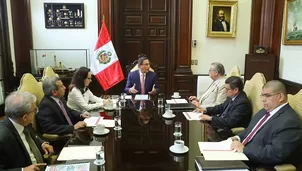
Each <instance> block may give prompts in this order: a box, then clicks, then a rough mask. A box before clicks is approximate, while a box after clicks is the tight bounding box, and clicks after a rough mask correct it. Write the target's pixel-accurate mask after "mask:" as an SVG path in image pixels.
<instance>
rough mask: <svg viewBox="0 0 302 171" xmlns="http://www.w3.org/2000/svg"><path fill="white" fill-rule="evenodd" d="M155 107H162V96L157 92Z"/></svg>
mask: <svg viewBox="0 0 302 171" xmlns="http://www.w3.org/2000/svg"><path fill="white" fill-rule="evenodd" d="M157 107H160V108H162V107H164V97H163V95H162V94H159V95H158V97H157Z"/></svg>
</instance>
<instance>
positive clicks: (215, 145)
mask: <svg viewBox="0 0 302 171" xmlns="http://www.w3.org/2000/svg"><path fill="white" fill-rule="evenodd" d="M231 144H232V140H231V139H228V140H225V141H220V142H198V146H199V150H200V152H201V153H202V152H203V151H233V150H232V149H231Z"/></svg>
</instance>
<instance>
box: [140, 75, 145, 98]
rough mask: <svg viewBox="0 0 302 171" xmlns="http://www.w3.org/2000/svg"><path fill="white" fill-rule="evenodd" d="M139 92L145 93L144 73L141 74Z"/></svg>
mask: <svg viewBox="0 0 302 171" xmlns="http://www.w3.org/2000/svg"><path fill="white" fill-rule="evenodd" d="M141 94H145V79H144V74H141Z"/></svg>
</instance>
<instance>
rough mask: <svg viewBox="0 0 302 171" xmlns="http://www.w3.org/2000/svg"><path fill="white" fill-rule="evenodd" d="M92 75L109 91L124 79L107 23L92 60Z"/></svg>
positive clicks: (103, 27) (102, 30)
mask: <svg viewBox="0 0 302 171" xmlns="http://www.w3.org/2000/svg"><path fill="white" fill-rule="evenodd" d="M90 61H91V64H90V69H91V73H92V74H94V75H95V77H96V79H97V80H98V82H99V83H100V84H101V86H102V87H103V89H104V90H105V91H107V90H108V89H109V88H111V87H113V86H114V85H116V84H117V83H119V82H120V81H122V80H123V79H124V74H123V71H122V68H121V65H120V62H119V60H118V57H117V55H116V53H115V50H114V47H113V44H112V42H111V38H110V35H109V33H108V30H107V27H106V25H105V22H103V23H102V28H101V31H100V35H99V39H98V41H97V42H96V46H95V49H94V54H93V57H92V58H91V59H90Z"/></svg>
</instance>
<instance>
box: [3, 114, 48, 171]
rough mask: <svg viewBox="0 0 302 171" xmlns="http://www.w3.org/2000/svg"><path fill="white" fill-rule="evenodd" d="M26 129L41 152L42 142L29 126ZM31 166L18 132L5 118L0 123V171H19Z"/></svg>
mask: <svg viewBox="0 0 302 171" xmlns="http://www.w3.org/2000/svg"><path fill="white" fill-rule="evenodd" d="M27 129H28V130H29V133H30V135H31V137H32V139H33V140H34V142H35V143H36V145H37V147H38V148H39V149H40V151H41V152H42V149H41V145H42V143H43V142H44V141H43V140H42V139H40V138H39V137H38V136H37V134H36V133H35V131H34V130H33V129H32V126H31V124H30V125H28V126H27ZM31 164H32V162H31V160H30V157H29V154H28V152H27V150H26V148H25V146H24V144H23V141H22V139H21V137H20V135H19V133H18V131H17V130H16V128H15V127H14V125H13V124H12V122H11V121H10V120H9V119H8V118H7V117H6V118H5V119H4V120H2V121H0V170H1V171H3V170H14V171H17V170H18V171H21V168H22V167H27V166H29V165H31Z"/></svg>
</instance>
